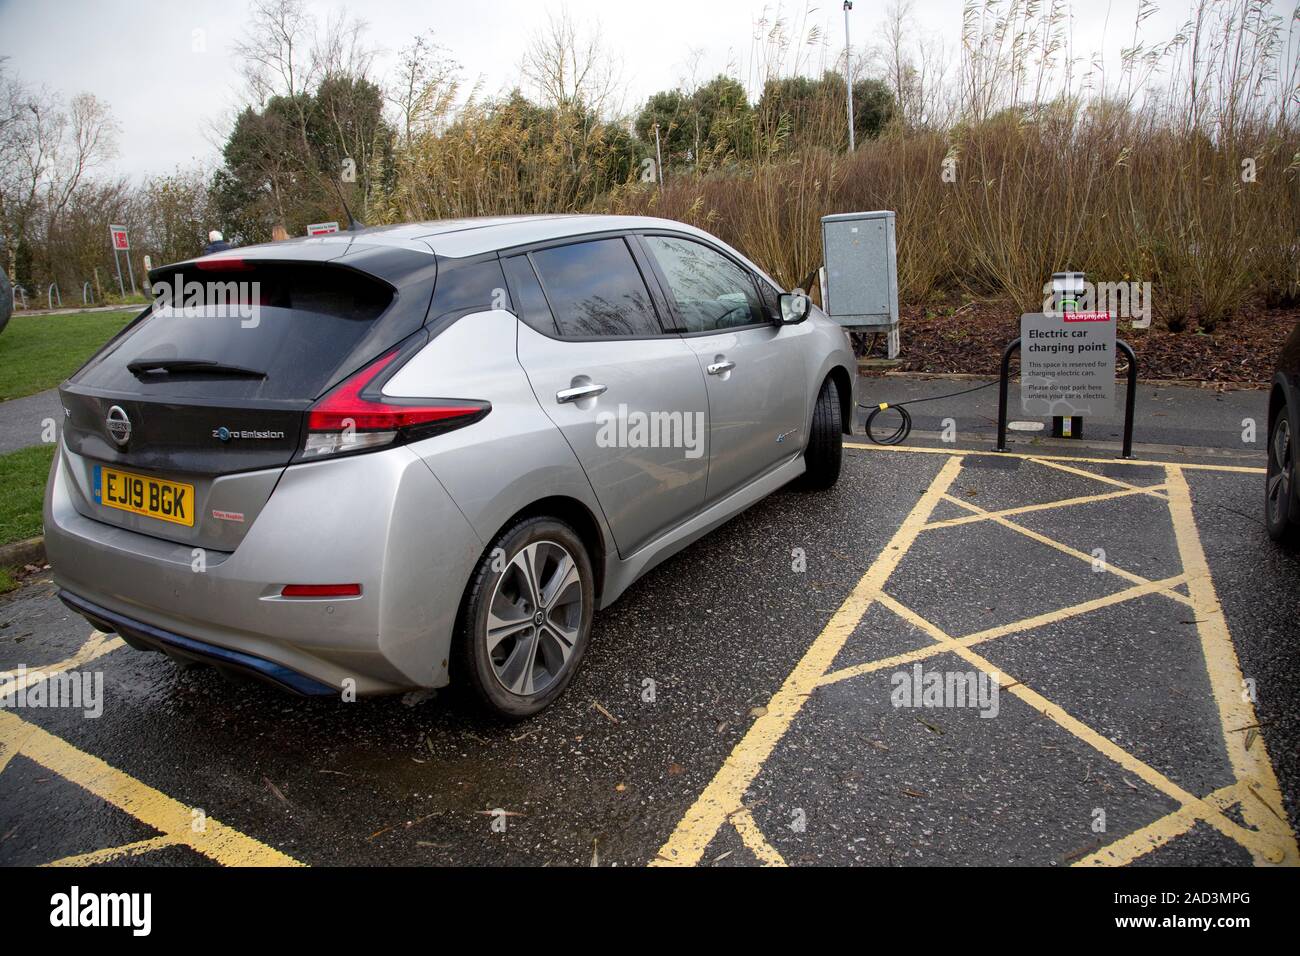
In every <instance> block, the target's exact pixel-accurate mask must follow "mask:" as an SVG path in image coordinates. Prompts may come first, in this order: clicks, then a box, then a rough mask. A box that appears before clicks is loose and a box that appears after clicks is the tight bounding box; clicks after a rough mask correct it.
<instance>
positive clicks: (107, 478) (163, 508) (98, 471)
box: [95, 465, 194, 528]
mask: <svg viewBox="0 0 1300 956" xmlns="http://www.w3.org/2000/svg"><path fill="white" fill-rule="evenodd" d="M95 500H96V501H98V502H99V503H100V504H102V505H104V506H105V507H107V508H116V509H117V510H118V511H129V512H131V513H132V514H136V515H144V516H145V517H147V518H157V519H158V520H159V521H170V522H171V523H172V524H183V525H185V527H187V528H192V527H194V486H193V485H187V484H185V483H183V482H180V481H163V480H162V479H161V478H149V477H146V476H145V475H133V474H131V473H130V472H129V471H118V470H117V469H116V468H106V467H104V466H103V465H96V466H95Z"/></svg>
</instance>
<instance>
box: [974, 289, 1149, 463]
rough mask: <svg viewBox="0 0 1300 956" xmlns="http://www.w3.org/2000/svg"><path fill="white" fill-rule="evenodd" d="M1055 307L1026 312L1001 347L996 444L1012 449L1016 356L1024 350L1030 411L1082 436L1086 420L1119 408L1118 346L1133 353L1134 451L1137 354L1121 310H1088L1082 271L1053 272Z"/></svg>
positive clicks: (1023, 389)
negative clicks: (1122, 326)
mask: <svg viewBox="0 0 1300 956" xmlns="http://www.w3.org/2000/svg"><path fill="white" fill-rule="evenodd" d="M1051 289H1052V299H1051V306H1052V309H1051V311H1049V312H1036V313H1033V312H1031V313H1025V314H1024V315H1022V316H1021V317H1020V338H1018V339H1016V340H1015V341H1013V342H1012V343H1011V344H1010V345H1008V346H1007V348H1006V351H1004V352H1003V354H1002V368H1001V376H1000V380H999V391H998V443H997V450H998V451H1003V452H1004V451H1006V450H1007V391H1008V383H1009V381H1010V375H1011V356H1012V355H1013V354H1015V352H1017V351H1019V352H1020V355H1021V362H1020V404H1021V408H1022V410H1023V412H1024V413H1025V414H1026V415H1028V416H1031V417H1037V416H1044V415H1047V416H1050V417H1051V419H1052V435H1053V436H1054V437H1056V438H1073V439H1080V438H1082V437H1083V419H1084V418H1085V417H1093V416H1096V415H1104V414H1106V413H1108V412H1110V411H1111V410H1112V409H1113V408H1114V402H1115V353H1116V352H1117V351H1118V352H1123V353H1124V355H1125V357H1126V358H1127V359H1128V390H1127V394H1126V396H1125V398H1126V401H1125V408H1124V449H1123V457H1124V458H1132V457H1133V415H1134V405H1135V404H1136V401H1137V356H1136V355H1135V354H1134V353H1133V349H1132V348H1131V347H1130V346H1129V345H1128V343H1127V342H1124V341H1121V340H1119V339H1117V338H1116V335H1115V331H1116V320H1115V316H1113V315H1112V314H1110V313H1109V312H1094V311H1084V310H1082V309H1080V308H1079V306H1080V305H1081V304H1086V303H1087V296H1086V290H1087V281H1086V278H1085V277H1084V274H1083V273H1081V272H1058V273H1056V274H1055V275H1053V276H1052V283H1051Z"/></svg>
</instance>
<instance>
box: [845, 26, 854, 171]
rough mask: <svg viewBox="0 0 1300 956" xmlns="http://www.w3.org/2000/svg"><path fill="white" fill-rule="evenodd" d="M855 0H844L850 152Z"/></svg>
mask: <svg viewBox="0 0 1300 956" xmlns="http://www.w3.org/2000/svg"><path fill="white" fill-rule="evenodd" d="M852 9H853V0H844V89H845V91H846V92H847V93H848V103H849V152H850V153H851V152H853V148H854V144H853V59H852V57H851V55H850V53H849V49H850V48H849V11H850V10H852Z"/></svg>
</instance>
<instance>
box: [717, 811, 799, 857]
mask: <svg viewBox="0 0 1300 956" xmlns="http://www.w3.org/2000/svg"><path fill="white" fill-rule="evenodd" d="M730 819H731V825H732V826H733V827H735V828H736V832H737V833H739V834H740V839H741V840H743V841H744V843H745V846H747V847H749V850H750V852H751V853H753V854H754V856H756V857H758V859H759V862H761V863H762V864H763V865H764V866H786V865H787V864H786V862H785V857H783V856H782V855H781V853H780V851H779V850H777V848H776V847H774V846H772V844H770V843H768V842H767V837H765V836H763V831H762V830H760V829H759V828H758V824H757V823H755V822H754V816H753V814H751V813H750V812H749V810H747V809H746V808H745V807H741V808H740V809H739V810H737V811H736V812H735V813H733V814H731V817H730Z"/></svg>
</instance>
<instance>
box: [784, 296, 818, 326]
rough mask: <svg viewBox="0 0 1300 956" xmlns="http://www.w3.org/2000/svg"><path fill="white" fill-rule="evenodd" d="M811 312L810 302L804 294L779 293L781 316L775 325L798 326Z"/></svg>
mask: <svg viewBox="0 0 1300 956" xmlns="http://www.w3.org/2000/svg"><path fill="white" fill-rule="evenodd" d="M811 310H812V300H811V299H809V298H808V294H807V293H806V292H800V291H795V292H783V293H781V315H780V316H779V318H778V322H777V324H779V325H798V324H799V323H800V322H802V321H803V320H804V319H806V318H808V313H809V312H810V311H811Z"/></svg>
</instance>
